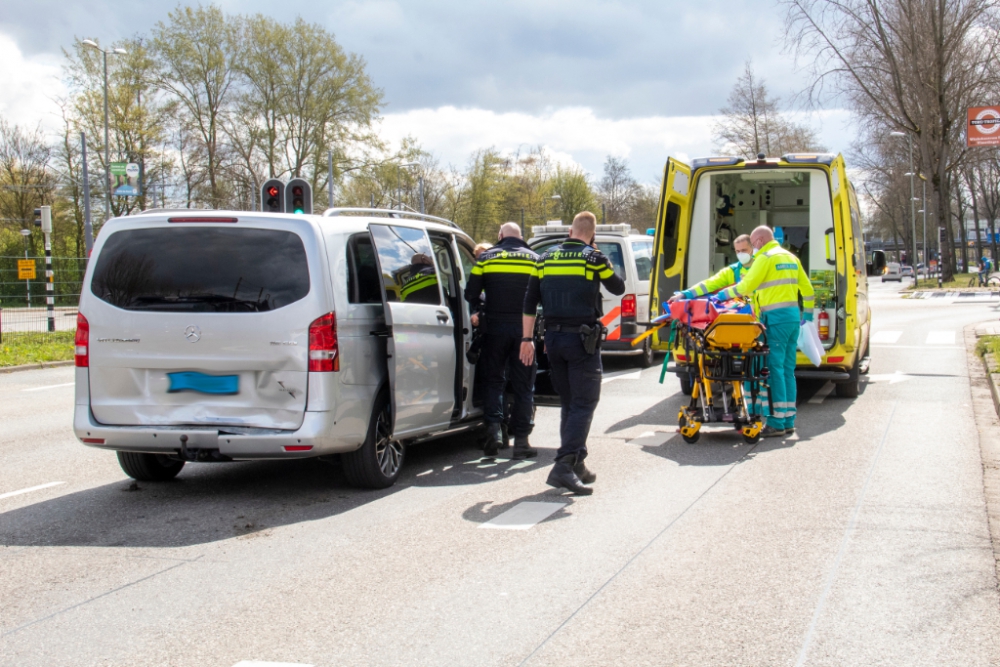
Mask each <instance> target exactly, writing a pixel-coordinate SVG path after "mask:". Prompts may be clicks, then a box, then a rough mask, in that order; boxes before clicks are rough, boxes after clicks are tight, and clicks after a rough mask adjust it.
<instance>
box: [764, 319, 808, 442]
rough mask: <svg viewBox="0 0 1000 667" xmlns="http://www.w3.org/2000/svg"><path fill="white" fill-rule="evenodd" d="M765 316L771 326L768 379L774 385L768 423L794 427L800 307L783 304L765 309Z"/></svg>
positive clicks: (778, 426)
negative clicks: (784, 305) (773, 308)
mask: <svg viewBox="0 0 1000 667" xmlns="http://www.w3.org/2000/svg"><path fill="white" fill-rule="evenodd" d="M762 319H763V321H764V326H765V327H767V345H768V347H769V348H770V352H768V354H767V369H768V372H769V375H768V380H767V382H768V385H770V387H771V412H770V414H769V415H768V417H767V425H768V426H770V427H771V428H775V429H789V428H794V427H795V393H796V392H795V355H796V352H797V348H798V342H799V309H798V308H779V309H777V310H772V311H770V312H767V313H764V317H763V318H762ZM765 414H767V411H766V410H765Z"/></svg>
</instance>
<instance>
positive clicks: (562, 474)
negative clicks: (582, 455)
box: [545, 454, 594, 496]
mask: <svg viewBox="0 0 1000 667" xmlns="http://www.w3.org/2000/svg"><path fill="white" fill-rule="evenodd" d="M574 465H576V455H575V454H566V455H565V456H560V457H559V458H557V459H556V464H555V465H554V466H552V471H551V472H550V473H549V478H548V479H547V480H545V483H546V484H548V485H549V486H554V487H556V488H557V489H559V488H563V489H568V490H570V491H572V492H573V493H574V494H575V495H578V496H589V495H590V494H592V493H593V492H594V490H593V489H592V488H590V487H589V486H584V485H583V482H581V481H580V478H579V477H577V476H576V473H575V472H573V466H574Z"/></svg>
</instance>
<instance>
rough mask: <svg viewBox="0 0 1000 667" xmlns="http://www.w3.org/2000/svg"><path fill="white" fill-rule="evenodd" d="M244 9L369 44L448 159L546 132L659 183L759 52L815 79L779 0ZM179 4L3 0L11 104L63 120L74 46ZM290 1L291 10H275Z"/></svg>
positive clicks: (813, 120)
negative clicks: (785, 31) (786, 34)
mask: <svg viewBox="0 0 1000 667" xmlns="http://www.w3.org/2000/svg"><path fill="white" fill-rule="evenodd" d="M218 4H220V5H221V6H222V7H223V8H224V9H226V10H227V11H231V12H242V13H256V12H260V13H264V14H267V15H270V16H274V17H276V18H278V19H281V20H285V19H287V20H291V19H294V17H295V16H296V15H301V16H303V17H305V18H306V19H307V20H310V21H315V22H317V23H320V24H322V25H324V26H325V27H327V28H328V29H330V30H331V31H333V32H334V33H335V34H336V36H337V39H338V41H340V42H341V44H342V45H343V46H344V47H345V48H346V49H347V50H349V51H351V52H354V53H357V54H359V55H361V56H362V57H364V59H365V60H366V62H367V63H368V69H369V73H370V74H371V76H372V78H373V79H374V81H375V82H376V84H377V85H378V86H379V87H381V88H382V89H383V90H384V92H385V101H386V106H385V110H384V120H383V123H382V133H383V135H384V136H385V138H387V139H389V140H392V141H398V140H399V139H400V138H402V137H404V136H406V135H412V136H414V137H416V138H417V139H418V140H419V141H420V142H421V143H422V144H423V146H424V147H425V148H427V149H429V150H430V151H431V152H433V153H434V154H435V155H437V156H438V157H439V158H440V160H441V162H442V163H443V164H449V163H451V164H454V165H456V166H462V165H464V164H465V163H466V161H467V160H468V157H469V154H470V153H471V152H472V151H473V150H475V149H477V148H483V147H488V146H496V147H497V148H500V149H502V150H509V151H513V150H516V149H518V148H519V147H522V148H527V147H530V146H537V145H543V146H545V147H546V148H547V150H549V151H551V152H552V153H553V154H555V155H556V156H557V157H558V158H559V159H560V160H563V161H566V162H575V163H577V164H579V165H581V166H583V167H584V168H585V169H586V170H588V171H590V172H591V173H599V172H600V169H601V164H602V162H603V160H604V157H605V156H606V155H608V154H614V155H618V156H622V157H625V158H627V159H628V160H629V162H630V164H631V166H632V170H633V173H634V174H635V175H636V177H638V178H639V179H640V180H642V181H646V182H653V181H655V180H658V178H659V176H658V175H659V173H660V172H661V171H662V167H663V162H664V161H665V159H666V157H667V156H668V155H673V156H680V157H683V158H691V157H695V156H700V155H707V154H711V153H712V152H713V151H712V147H713V146H712V139H711V126H712V122H713V115H714V114H716V113H717V112H718V109H719V107H721V106H722V105H723V104H724V103H725V100H726V97H727V95H728V93H729V91H730V89H731V88H732V86H733V83H734V82H735V81H736V79H737V77H738V76H739V74H740V72H741V70H742V67H743V63H744V61H745V60H746V59H747V58H752V59H753V62H754V67H755V69H756V71H757V73H758V75H760V76H762V77H763V78H764V79H765V80H766V82H767V84H768V86H769V88H770V89H771V90H772V92H773V93H776V94H777V95H779V96H781V97H782V98H783V99H789V98H791V97H792V95H794V93H796V92H797V91H798V90H800V89H801V88H802V87H803V86H804V84H805V82H806V79H805V76H804V74H803V73H802V72H801V71H800V69H799V68H797V67H796V63H794V62H793V61H792V59H791V57H790V56H788V55H786V54H784V53H783V52H782V48H781V31H782V14H781V10H780V9H779V8H778V7H777V3H776V2H775V1H774V0H742V1H740V0H709V1H707V2H705V1H702V2H691V3H680V2H677V1H676V0H666V1H664V0H659V1H648V2H647V1H645V0H643V1H635V2H602V1H597V0H531V1H528V0H515V1H499V2H498V1H497V0H493V1H491V2H490V1H481V0H451V1H448V2H445V1H443V0H426V1H416V0H410V1H408V2H405V3H404V2H398V1H395V0H365V1H361V0H346V1H345V0H282V1H281V2H279V3H270V2H261V1H260V0H240V1H239V2H237V1H236V0H222V1H220V2H219V3H218ZM172 6H173V5H170V4H169V3H164V2H148V1H146V0H133V1H132V2H128V3H121V2H110V1H108V0H29V1H28V2H25V1H24V0H0V63H3V67H2V68H0V114H2V115H4V116H5V117H7V118H8V119H10V120H12V121H14V122H18V123H29V124H34V123H37V122H41V123H42V124H43V126H44V127H46V128H50V129H55V128H57V127H58V118H57V116H56V112H55V104H54V102H53V101H52V100H53V98H54V97H57V96H58V95H59V94H60V91H61V90H62V86H61V83H60V72H61V70H60V67H61V63H62V55H61V49H62V48H63V47H65V46H67V45H68V44H70V43H71V42H72V40H73V38H74V37H80V38H93V39H98V40H99V41H101V42H102V43H105V44H107V43H110V42H112V41H114V40H116V39H120V38H124V37H128V36H132V35H136V34H143V33H148V32H149V30H150V28H152V26H153V25H155V23H156V22H157V21H158V20H161V19H162V18H164V16H165V15H166V13H167V12H168V11H169V10H170V9H171V8H172ZM275 7H280V10H275ZM801 119H802V120H803V121H804V122H807V123H809V124H810V125H811V126H812V127H813V128H814V129H816V130H817V131H818V132H819V135H820V138H821V140H822V141H823V142H824V143H825V144H826V145H827V146H828V147H830V148H831V149H834V150H845V149H846V148H847V145H848V144H849V143H850V141H851V138H852V136H853V133H852V130H851V127H850V123H849V121H850V119H849V116H848V114H847V113H846V112H844V111H842V110H838V109H828V110H825V111H818V112H811V113H805V112H802V113H801Z"/></svg>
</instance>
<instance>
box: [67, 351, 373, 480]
mask: <svg viewBox="0 0 1000 667" xmlns="http://www.w3.org/2000/svg"><path fill="white" fill-rule="evenodd" d="M88 380H89V378H88V373H87V369H86V368H77V369H76V405H75V406H74V407H75V409H74V412H73V431H74V432H75V434H76V437H77V438H78V439H79V440H80V441H81V442H82V443H83V444H85V445H88V446H90V447H97V448H100V449H110V450H114V451H124V452H143V453H148V454H171V455H179V456H181V457H182V458H185V459H186V460H191V461H195V460H205V461H212V460H222V461H224V460H230V459H298V458H309V457H312V456H324V455H328V454H342V453H344V452H351V451H354V450H356V449H357V448H358V447H360V446H361V445H362V443H363V442H364V439H365V436H366V432H367V430H368V420H369V418H370V416H371V414H370V411H371V396H372V395H373V393H374V392H375V391H376V390H377V387H369V386H367V385H346V386H341V387H339V388H338V391H337V396H336V398H337V399H338V400H337V401H336V402H335V403H334V405H335V407H334V409H333V410H330V411H314V412H309V411H307V412H305V413H303V417H302V424H301V425H300V426H299V427H298V428H297V429H295V430H294V431H280V430H276V429H264V428H249V427H242V426H206V425H200V424H182V425H172V424H171V425H149V426H145V425H128V426H117V425H114V426H112V425H107V424H101V423H99V422H98V421H97V420H96V419H95V418H94V414H93V412H92V411H91V410H90V392H89V386H88V385H89V383H88ZM182 436H186V437H185V438H184V440H183V441H182V440H181V438H182ZM182 449H183V450H186V452H185V453H186V454H187V455H186V456H184V455H182Z"/></svg>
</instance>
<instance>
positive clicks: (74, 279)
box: [0, 255, 87, 345]
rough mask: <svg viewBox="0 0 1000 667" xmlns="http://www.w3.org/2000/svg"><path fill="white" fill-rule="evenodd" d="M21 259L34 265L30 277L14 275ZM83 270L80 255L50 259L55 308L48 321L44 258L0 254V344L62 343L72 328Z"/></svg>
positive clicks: (84, 269) (78, 300)
mask: <svg viewBox="0 0 1000 667" xmlns="http://www.w3.org/2000/svg"><path fill="white" fill-rule="evenodd" d="M25 259H27V260H28V261H30V262H32V263H33V264H34V267H35V279H33V280H21V279H19V278H18V262H23V261H24V260H25ZM86 270H87V260H86V259H85V258H83V257H53V258H52V287H53V290H52V296H53V301H54V302H55V308H54V312H53V313H52V316H51V320H52V321H51V324H50V322H49V319H50V316H49V313H48V309H47V307H46V301H45V297H46V296H48V294H47V292H46V289H45V283H46V279H45V258H44V257H30V256H29V257H27V258H25V257H24V256H21V257H16V256H10V255H5V256H0V343H5V344H8V345H9V344H11V343H17V342H21V343H45V342H48V341H51V340H53V339H58V340H59V341H60V342H63V339H65V338H67V337H68V336H69V333H66V332H73V331H76V313H77V306H78V305H79V303H80V285H81V284H82V283H83V275H84V273H85V272H86ZM50 330H51V331H54V332H56V333H55V334H53V333H50Z"/></svg>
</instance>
